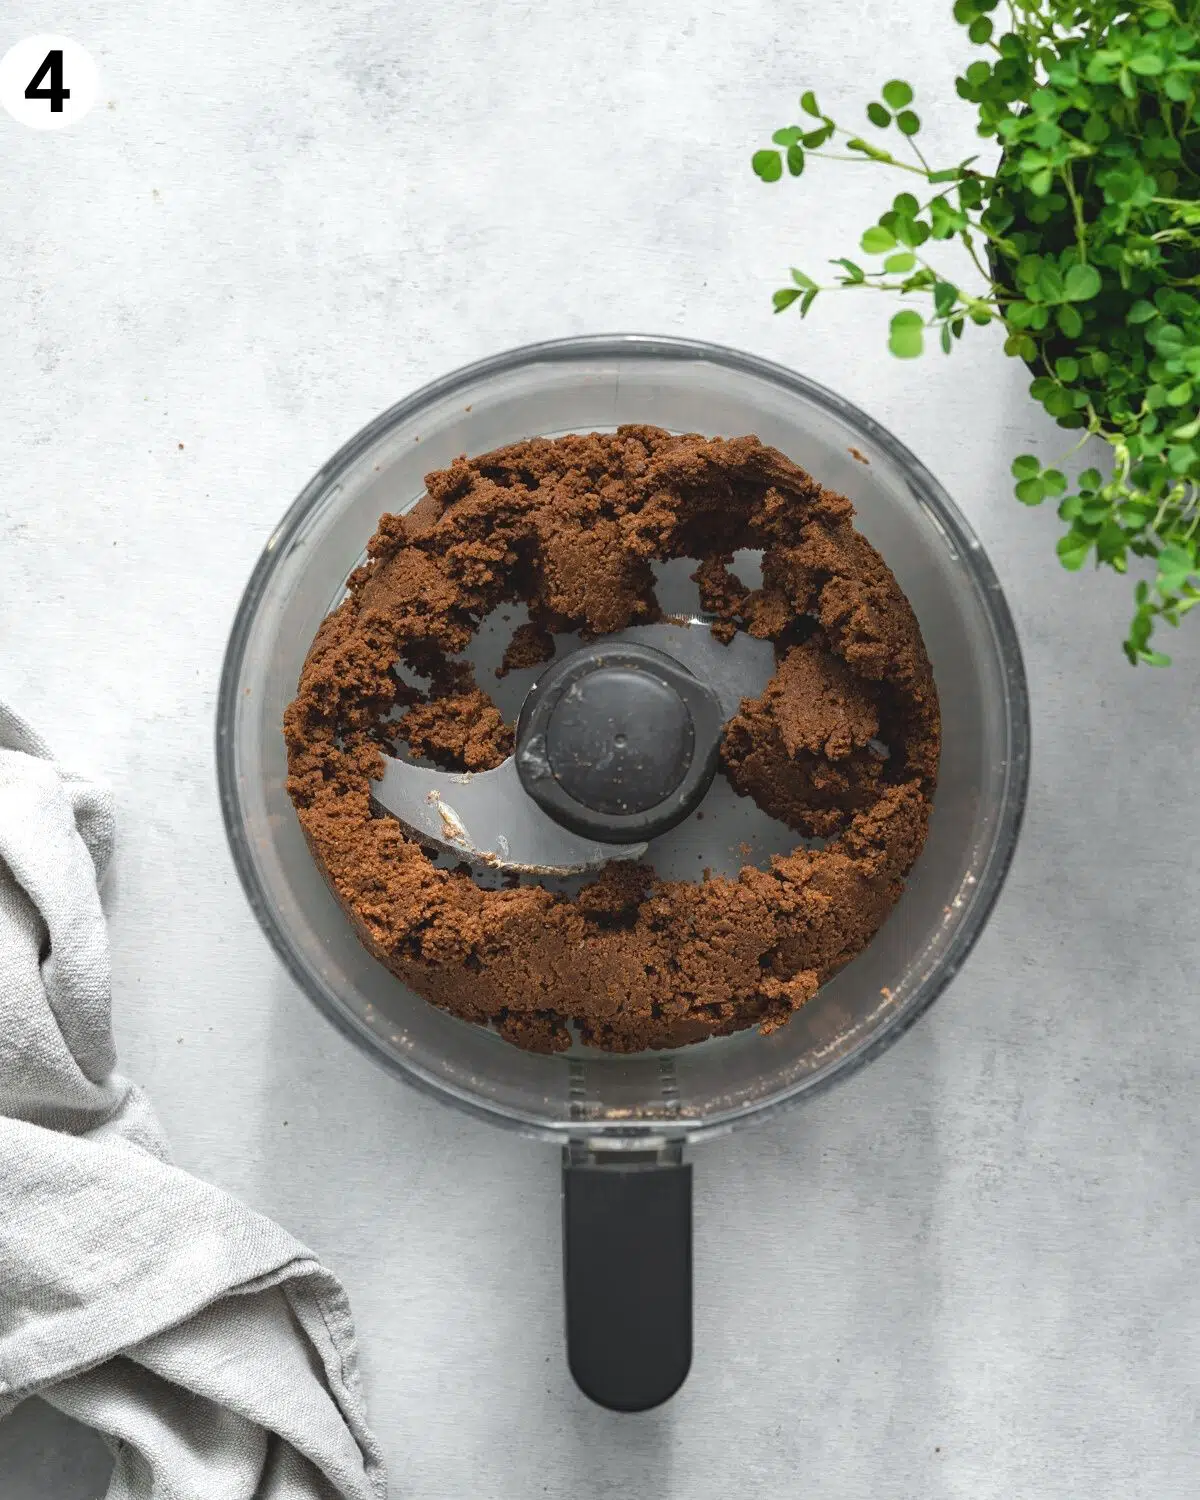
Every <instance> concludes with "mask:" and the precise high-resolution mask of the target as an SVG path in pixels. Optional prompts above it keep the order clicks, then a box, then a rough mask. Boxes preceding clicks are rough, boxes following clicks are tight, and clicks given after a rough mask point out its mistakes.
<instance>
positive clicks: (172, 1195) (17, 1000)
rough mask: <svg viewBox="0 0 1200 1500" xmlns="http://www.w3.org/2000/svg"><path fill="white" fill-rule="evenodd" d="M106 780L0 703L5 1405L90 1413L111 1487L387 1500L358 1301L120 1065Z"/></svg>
mask: <svg viewBox="0 0 1200 1500" xmlns="http://www.w3.org/2000/svg"><path fill="white" fill-rule="evenodd" d="M112 843H113V816H112V809H111V805H110V802H109V799H108V797H107V796H106V794H105V793H103V792H102V791H101V790H100V789H99V788H97V787H96V786H94V785H92V784H91V783H90V782H88V781H86V780H85V779H83V778H82V777H80V776H76V775H73V774H72V773H71V772H69V771H65V770H63V769H61V768H60V767H58V766H57V765H56V764H55V763H54V762H53V760H52V759H51V758H50V755H49V753H48V751H47V750H46V747H45V746H44V745H43V744H42V743H41V741H40V740H39V739H38V738H37V737H36V736H35V735H34V734H33V733H32V731H31V730H30V729H29V728H28V727H27V726H26V725H25V724H23V723H22V722H21V720H19V719H18V718H17V717H16V716H15V715H14V714H12V713H10V712H9V711H8V710H7V709H5V708H4V706H3V705H2V704H0V1418H2V1417H5V1416H7V1415H8V1414H9V1413H10V1412H12V1411H13V1410H14V1409H15V1408H16V1407H17V1406H18V1405H19V1404H20V1402H21V1401H22V1400H24V1399H25V1398H26V1397H27V1396H31V1395H38V1396H41V1397H42V1398H43V1399H44V1400H46V1401H48V1402H50V1403H51V1404H52V1405H54V1406H56V1407H58V1408H59V1409H60V1410H61V1411H63V1412H66V1413H67V1414H68V1415H69V1416H72V1417H74V1418H76V1419H77V1420H79V1421H81V1422H84V1423H86V1424H87V1425H88V1426H91V1427H94V1428H96V1429H97V1431H98V1432H99V1433H100V1434H101V1436H102V1437H103V1438H104V1440H105V1441H106V1443H107V1444H108V1446H109V1447H110V1448H111V1450H112V1453H113V1456H114V1460H115V1467H114V1473H113V1478H112V1481H111V1483H110V1486H109V1490H108V1500H318V1497H319V1500H334V1497H340V1500H379V1497H382V1496H384V1495H385V1494H386V1489H387V1482H386V1478H385V1474H384V1466H383V1461H382V1457H381V1455H380V1452H379V1449H378V1446H377V1444H376V1442H375V1440H374V1439H373V1437H372V1436H371V1433H370V1430H369V1429H368V1427H367V1425H366V1419H365V1416H364V1413H363V1405H362V1396H361V1392H360V1388H359V1375H358V1368H357V1360H356V1353H355V1343H354V1328H353V1324H352V1322H351V1317H350V1308H349V1304H348V1303H347V1300H346V1295H345V1293H344V1292H343V1290H342V1288H341V1286H340V1284H339V1283H338V1281H337V1280H336V1279H335V1278H334V1277H333V1276H332V1275H331V1274H330V1272H328V1271H326V1270H325V1269H324V1268H323V1267H322V1266H321V1265H320V1264H319V1263H318V1261H317V1260H316V1259H315V1258H314V1256H313V1255H312V1254H311V1253H310V1252H309V1251H308V1250H306V1249H305V1248H304V1247H303V1246H302V1245H300V1244H298V1243H297V1242H296V1240H294V1239H293V1238H292V1237H291V1235H289V1234H287V1233H286V1232H285V1231H284V1230H283V1229H281V1228H279V1226H278V1225H276V1224H273V1223H271V1222H270V1220H268V1219H265V1218H263V1217H261V1215H259V1214H256V1213H252V1212H251V1211H250V1210H249V1209H247V1208H246V1207H244V1206H243V1205H242V1204H240V1203H238V1202H236V1201H235V1200H234V1199H233V1198H231V1197H229V1196H228V1195H227V1194H225V1193H223V1192H220V1191H218V1190H217V1189H216V1188H214V1187H211V1186H209V1185H208V1184H206V1183H203V1182H200V1181H198V1180H197V1179H196V1178H194V1177H191V1176H189V1175H188V1174H187V1173H186V1172H184V1171H182V1170H180V1168H178V1167H176V1166H173V1165H172V1164H171V1160H170V1154H169V1151H168V1147H167V1143H166V1140H165V1138H164V1136H163V1133H162V1130H161V1128H160V1127H159V1124H158V1121H157V1120H156V1118H155V1116H154V1111H153V1110H152V1109H151V1107H150V1105H149V1103H148V1101H147V1099H146V1097H145V1095H144V1094H143V1093H142V1092H141V1090H140V1089H138V1088H137V1087H135V1086H134V1085H133V1084H131V1083H129V1082H127V1081H126V1080H125V1079H124V1078H122V1077H120V1075H119V1074H117V1073H116V1072H114V1067H115V1061H116V1060H115V1057H114V1052H113V1038H112V1028H111V1025H110V994H109V955H108V936H107V932H106V928H105V922H104V916H103V913H102V911H101V908H100V897H99V892H98V889H97V881H98V879H99V878H100V876H101V875H102V874H103V872H104V868H105V865H106V863H107V861H108V858H109V855H110V853H111V850H112Z"/></svg>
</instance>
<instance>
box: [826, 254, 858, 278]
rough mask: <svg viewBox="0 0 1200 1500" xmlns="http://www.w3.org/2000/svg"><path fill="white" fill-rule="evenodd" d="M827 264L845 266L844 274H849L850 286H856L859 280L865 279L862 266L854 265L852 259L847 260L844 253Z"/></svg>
mask: <svg viewBox="0 0 1200 1500" xmlns="http://www.w3.org/2000/svg"><path fill="white" fill-rule="evenodd" d="M829 264H830V265H831V266H845V268H846V274H847V275H848V276H849V278H850V284H851V285H852V286H857V285H858V284H859V283H860V282H862V281H865V280H866V279H867V276H866V272H865V271H864V270H863V268H862V267H861V266H856V265H855V264H854V262H853V261H852V260H847V259H846V257H845V256H844V255H839V256H838V258H837V259H836V260H831V261H830V262H829Z"/></svg>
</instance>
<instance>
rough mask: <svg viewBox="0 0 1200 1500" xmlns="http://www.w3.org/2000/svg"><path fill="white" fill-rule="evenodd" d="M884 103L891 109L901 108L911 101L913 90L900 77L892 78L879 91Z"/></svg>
mask: <svg viewBox="0 0 1200 1500" xmlns="http://www.w3.org/2000/svg"><path fill="white" fill-rule="evenodd" d="M879 92H880V93H881V94H882V95H883V100H884V103H885V104H887V105H888V106H889V107H890V108H892V109H903V108H904V106H905V105H906V104H911V103H912V101H913V91H912V89H911V88H910V87H909V86H908V84H907V83H905V82H904V80H903V79H902V78H893V79H891V80H890V81H889V82H887V83H885V84H884V86H883V88H882V89H880V91H879Z"/></svg>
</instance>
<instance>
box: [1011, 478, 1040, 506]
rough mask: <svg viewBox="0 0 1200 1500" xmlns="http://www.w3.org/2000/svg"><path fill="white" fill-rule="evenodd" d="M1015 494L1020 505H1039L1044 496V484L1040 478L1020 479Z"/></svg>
mask: <svg viewBox="0 0 1200 1500" xmlns="http://www.w3.org/2000/svg"><path fill="white" fill-rule="evenodd" d="M1015 494H1016V497H1017V499H1018V500H1019V501H1020V502H1021V504H1022V505H1040V504H1041V503H1042V501H1043V500H1044V499H1045V498H1046V486H1045V484H1044V483H1043V481H1042V480H1040V479H1022V480H1021V482H1020V483H1019V484H1018V485H1017V486H1016V487H1015Z"/></svg>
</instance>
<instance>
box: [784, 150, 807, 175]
mask: <svg viewBox="0 0 1200 1500" xmlns="http://www.w3.org/2000/svg"><path fill="white" fill-rule="evenodd" d="M787 166H788V171H789V172H790V173H791V174H792V176H793V177H799V175H800V173H801V172H803V171H804V152H803V150H802V149H801V148H800V147H799V146H797V145H795V144H794V143H793V144H792V145H790V146H789V147H788V148H787Z"/></svg>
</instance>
